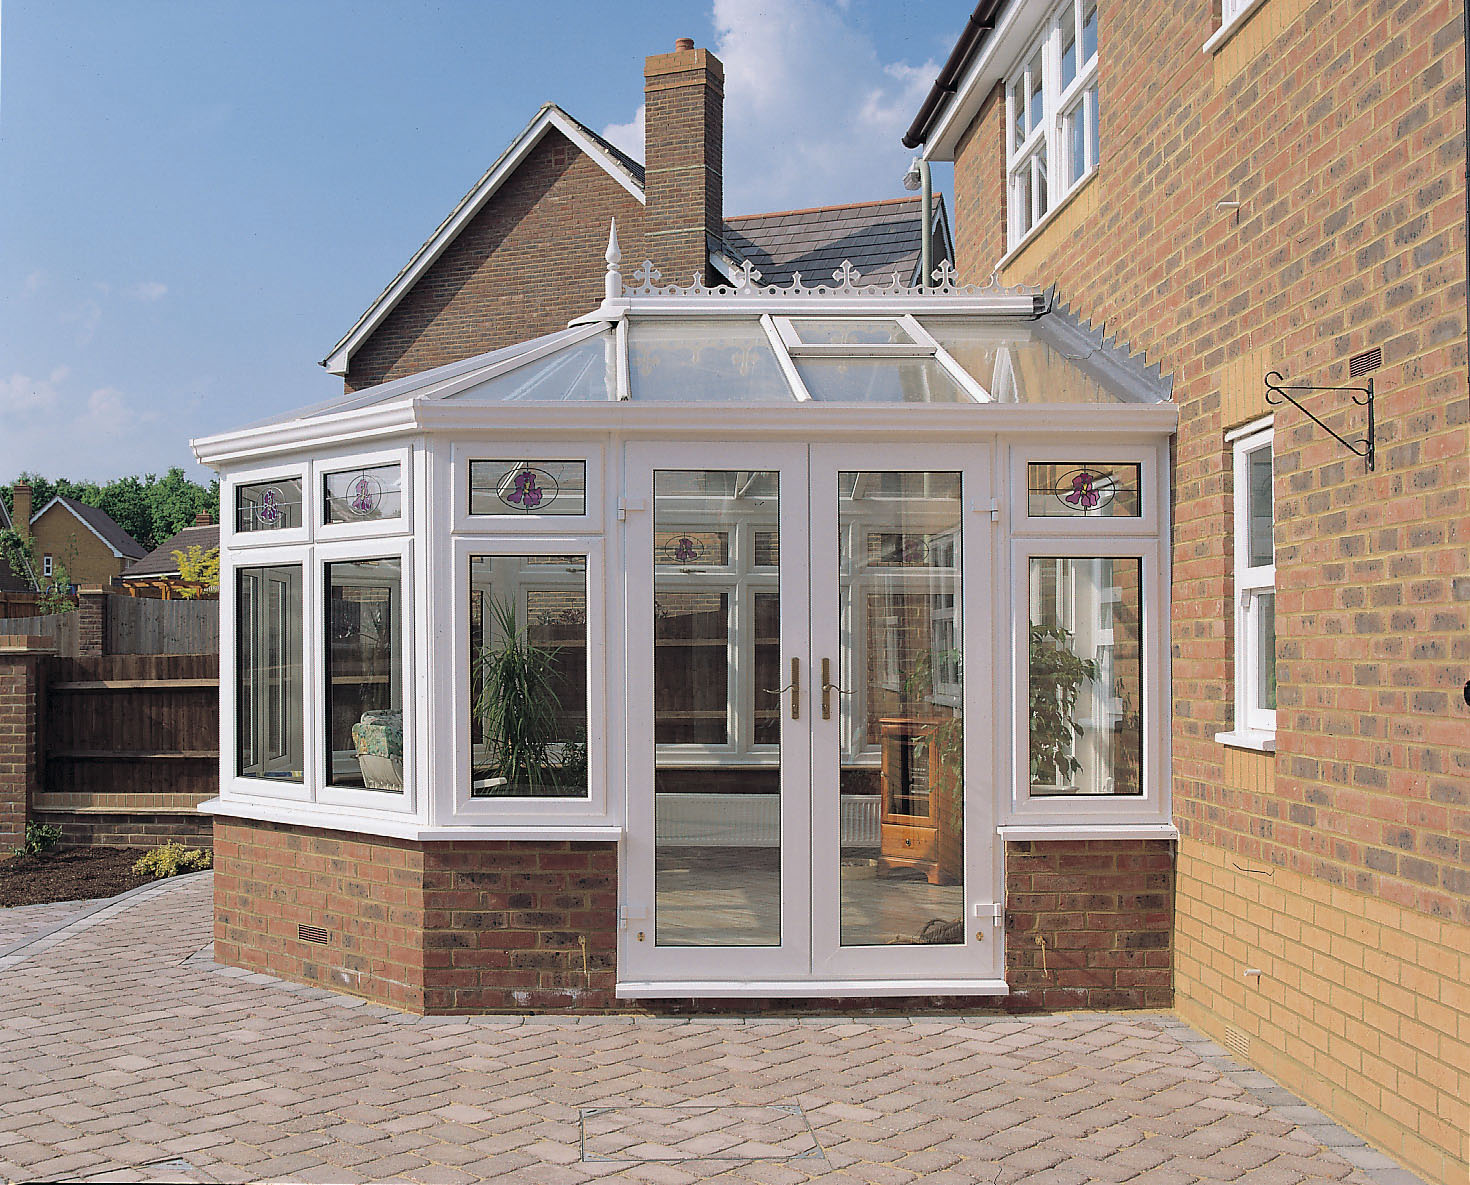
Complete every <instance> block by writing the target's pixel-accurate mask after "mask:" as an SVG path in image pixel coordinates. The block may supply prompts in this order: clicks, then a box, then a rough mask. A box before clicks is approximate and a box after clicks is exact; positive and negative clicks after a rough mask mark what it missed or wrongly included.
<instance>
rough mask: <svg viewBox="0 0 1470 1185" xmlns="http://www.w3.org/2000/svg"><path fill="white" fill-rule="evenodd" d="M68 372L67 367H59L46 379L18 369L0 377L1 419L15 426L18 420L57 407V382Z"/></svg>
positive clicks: (41, 413) (27, 418) (30, 417)
mask: <svg viewBox="0 0 1470 1185" xmlns="http://www.w3.org/2000/svg"><path fill="white" fill-rule="evenodd" d="M66 373H67V372H66V368H65V367H58V368H57V369H56V370H54V371H52V372H51V375H50V377H49V378H44V379H33V378H31V377H30V375H25V374H21V373H19V372H18V371H17V372H16V373H14V374H12V375H11V376H10V377H9V378H0V420H4V421H6V422H8V423H11V424H12V426H13V424H14V421H16V420H29V419H32V418H34V417H36V416H38V415H43V414H45V413H46V412H47V411H49V410H50V409H51V408H53V407H55V406H56V401H57V389H56V388H57V384H58V383H59V382H61V381H62V380H63V379H65V378H66Z"/></svg>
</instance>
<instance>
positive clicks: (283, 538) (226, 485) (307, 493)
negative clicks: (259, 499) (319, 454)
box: [219, 459, 315, 555]
mask: <svg viewBox="0 0 1470 1185" xmlns="http://www.w3.org/2000/svg"><path fill="white" fill-rule="evenodd" d="M293 480H299V481H300V482H301V525H300V526H299V527H281V528H279V529H277V530H269V531H241V530H238V529H237V524H238V523H239V521H240V509H239V507H238V506H237V505H236V504H235V500H236V491H237V490H238V489H239V488H240V487H241V486H252V485H258V484H260V483H262V482H269V481H293ZM311 493H312V472H311V462H310V461H308V460H304V459H302V460H295V461H291V460H281V461H278V462H277V463H276V464H274V465H268V466H261V467H259V468H252V469H240V470H236V471H235V472H233V473H230V474H228V475H227V476H226V477H225V478H224V480H223V481H221V482H220V491H219V498H220V503H219V504H220V554H221V555H223V554H224V553H225V552H227V551H232V550H236V549H239V550H244V549H245V548H256V547H279V546H282V545H290V544H294V543H310V542H311V537H312V524H313V523H314V522H315V515H313V514H312V505H313V503H312V501H311Z"/></svg>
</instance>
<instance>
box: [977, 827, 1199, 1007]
mask: <svg viewBox="0 0 1470 1185" xmlns="http://www.w3.org/2000/svg"><path fill="white" fill-rule="evenodd" d="M1038 940H1039V941H1038ZM1173 944H1174V852H1173V843H1172V841H1170V840H1157V839H1138V840H1076V841H1049V842H1046V843H1029V842H1026V843H1008V844H1006V982H1007V983H1009V984H1010V985H1011V995H1010V997H1009V998H1008V1000H1007V1002H1006V1006H1007V1007H1008V1008H1009V1009H1011V1010H1013V1011H1028V1010H1037V1009H1054V1008H1168V1007H1171V1006H1172V1005H1173V1003H1174V971H1173Z"/></svg>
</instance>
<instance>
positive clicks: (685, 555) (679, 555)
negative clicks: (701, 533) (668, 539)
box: [674, 535, 699, 564]
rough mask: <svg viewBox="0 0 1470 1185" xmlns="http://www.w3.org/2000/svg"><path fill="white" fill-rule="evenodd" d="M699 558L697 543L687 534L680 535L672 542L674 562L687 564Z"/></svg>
mask: <svg viewBox="0 0 1470 1185" xmlns="http://www.w3.org/2000/svg"><path fill="white" fill-rule="evenodd" d="M698 558H699V544H697V543H695V542H694V540H693V539H691V538H689V536H688V535H681V536H680V537H679V539H678V541H677V542H676V543H675V544H674V562H675V563H679V564H688V563H691V562H693V561H694V560H697V559H698Z"/></svg>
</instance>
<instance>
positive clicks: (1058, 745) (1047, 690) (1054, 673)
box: [1028, 625, 1097, 787]
mask: <svg viewBox="0 0 1470 1185" xmlns="http://www.w3.org/2000/svg"><path fill="white" fill-rule="evenodd" d="M1029 654H1030V667H1031V686H1030V689H1029V697H1028V699H1029V708H1028V715H1029V718H1030V732H1031V782H1032V784H1033V785H1035V786H1043V787H1045V786H1052V787H1055V786H1064V785H1066V782H1067V779H1069V778H1070V777H1071V776H1072V775H1073V774H1075V773H1076V772H1077V771H1078V770H1080V769H1081V768H1082V763H1081V762H1080V761H1078V760H1077V758H1076V757H1075V756H1074V755H1073V752H1072V749H1073V746H1074V745H1075V743H1076V740H1077V738H1078V737H1079V736H1081V735H1082V728H1081V726H1080V725H1078V724H1077V723H1076V721H1075V720H1074V719H1073V709H1074V708H1075V707H1076V705H1077V696H1078V694H1079V692H1080V691H1081V688H1082V683H1083V681H1084V680H1092V679H1096V678H1097V663H1095V662H1093V661H1092V660H1091V659H1089V658H1081V657H1079V656H1078V655H1077V654H1076V653H1074V652H1073V650H1072V635H1071V632H1070V631H1068V630H1066V629H1063V628H1062V627H1061V626H1059V625H1033V626H1032V627H1031V636H1030V642H1029Z"/></svg>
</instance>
